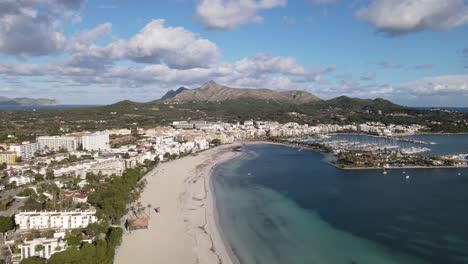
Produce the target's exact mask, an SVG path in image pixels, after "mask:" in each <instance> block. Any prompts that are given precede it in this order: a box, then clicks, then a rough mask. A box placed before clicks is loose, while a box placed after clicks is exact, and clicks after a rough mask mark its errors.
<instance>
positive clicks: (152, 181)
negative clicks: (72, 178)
mask: <svg viewBox="0 0 468 264" xmlns="http://www.w3.org/2000/svg"><path fill="white" fill-rule="evenodd" d="M239 146H241V144H239V143H236V144H230V145H223V146H219V147H216V148H213V149H210V150H207V151H204V152H200V153H198V154H197V155H195V156H188V157H184V158H182V159H178V160H174V161H171V162H167V163H163V164H161V165H160V166H159V167H157V168H155V169H154V170H153V171H151V172H150V173H148V175H147V180H148V185H147V187H146V188H145V190H144V192H143V194H142V196H141V202H142V204H143V205H146V204H151V206H152V207H160V212H159V213H155V212H154V211H153V210H151V213H150V216H151V219H150V225H149V228H148V229H147V230H138V231H132V232H131V233H125V235H124V237H123V242H122V245H121V246H120V248H119V250H118V253H117V255H116V257H115V263H117V264H118V263H122V264H124V263H125V264H126V263H168V264H171V263H184V264H185V263H187V264H190V263H194V264H195V263H203V264H205V263H206V264H218V263H222V264H238V263H239V262H238V260H237V258H236V257H235V255H234V253H233V252H232V250H231V247H230V246H229V244H228V243H227V241H225V239H224V237H223V233H222V230H221V228H220V226H219V223H218V212H217V209H216V201H215V196H214V189H213V186H212V172H213V169H214V168H215V167H216V166H217V165H218V164H221V163H223V162H226V161H228V160H230V159H232V158H235V157H237V156H238V155H240V154H241V153H240V152H235V151H233V150H234V148H236V147H239Z"/></svg>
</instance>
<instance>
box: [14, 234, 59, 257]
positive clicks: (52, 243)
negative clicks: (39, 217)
mask: <svg viewBox="0 0 468 264" xmlns="http://www.w3.org/2000/svg"><path fill="white" fill-rule="evenodd" d="M64 237H65V233H55V234H54V236H53V237H51V238H45V237H41V238H35V239H33V240H24V241H23V242H22V243H21V244H20V245H19V246H18V248H19V250H20V252H21V260H23V259H27V258H31V257H41V258H45V259H49V258H50V256H52V254H54V253H57V252H61V251H64V250H65V249H67V242H66V241H65V240H64V239H63V238H64ZM37 246H42V249H41V250H37V249H38V248H37Z"/></svg>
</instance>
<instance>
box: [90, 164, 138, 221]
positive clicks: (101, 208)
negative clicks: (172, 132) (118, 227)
mask: <svg viewBox="0 0 468 264" xmlns="http://www.w3.org/2000/svg"><path fill="white" fill-rule="evenodd" d="M144 174H145V173H144V171H143V168H142V167H139V168H135V169H127V170H126V171H125V173H124V175H123V176H122V177H113V178H112V179H111V180H110V181H108V182H105V183H103V184H100V185H99V186H97V188H96V192H94V193H92V194H91V195H90V196H89V198H88V201H89V203H90V204H91V205H93V206H95V207H96V210H97V214H98V217H99V218H100V219H102V220H104V221H109V222H110V223H111V224H116V223H117V224H119V220H120V218H122V216H124V215H125V213H126V212H127V206H126V205H127V202H128V201H129V198H130V194H131V192H132V190H133V189H134V188H135V187H136V185H137V183H138V181H140V180H141V179H142V178H143V176H144Z"/></svg>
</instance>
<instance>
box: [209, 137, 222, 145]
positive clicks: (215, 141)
mask: <svg viewBox="0 0 468 264" xmlns="http://www.w3.org/2000/svg"><path fill="white" fill-rule="evenodd" d="M211 144H213V145H214V146H219V145H221V139H219V138H215V139H213V140H212V141H211Z"/></svg>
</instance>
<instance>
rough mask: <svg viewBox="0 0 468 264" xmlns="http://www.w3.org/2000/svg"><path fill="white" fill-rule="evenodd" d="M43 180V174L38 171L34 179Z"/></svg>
mask: <svg viewBox="0 0 468 264" xmlns="http://www.w3.org/2000/svg"><path fill="white" fill-rule="evenodd" d="M43 180H44V175H42V174H40V173H36V175H34V181H36V182H40V181H43Z"/></svg>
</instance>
